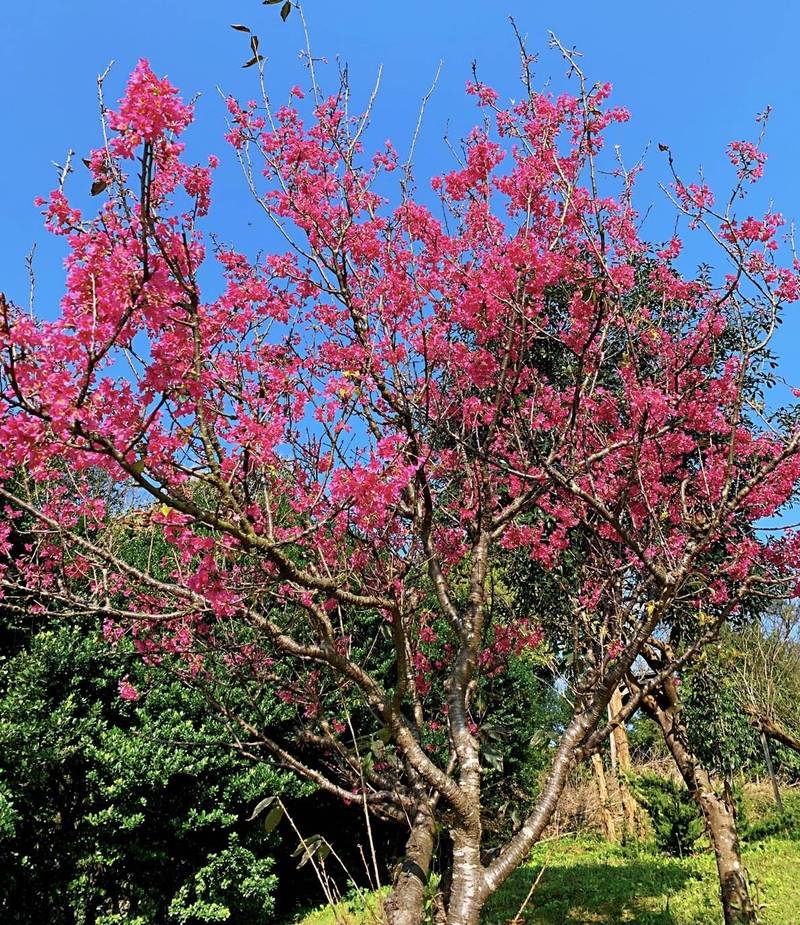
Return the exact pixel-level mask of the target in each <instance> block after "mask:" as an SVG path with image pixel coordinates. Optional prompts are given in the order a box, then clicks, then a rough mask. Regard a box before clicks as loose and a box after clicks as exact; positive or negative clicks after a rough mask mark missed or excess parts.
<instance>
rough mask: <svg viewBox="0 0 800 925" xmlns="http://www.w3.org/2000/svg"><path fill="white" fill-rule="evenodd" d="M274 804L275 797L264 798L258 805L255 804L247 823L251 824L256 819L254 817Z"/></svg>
mask: <svg viewBox="0 0 800 925" xmlns="http://www.w3.org/2000/svg"><path fill="white" fill-rule="evenodd" d="M274 802H275V797H264V799H263V800H261V801H260V802H259V803H256V807H255V809H254V810H253V812H252V813H250V815H249V816H248V818H247V821H248V822H252V821H253V820H254V819H255V818H256V816H260V815H261V813H263V812H264V810H265V809H266V808H267V807H268V806H271V805H272V804H273V803H274Z"/></svg>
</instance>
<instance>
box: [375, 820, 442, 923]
mask: <svg viewBox="0 0 800 925" xmlns="http://www.w3.org/2000/svg"><path fill="white" fill-rule="evenodd" d="M434 837H435V827H434V821H433V816H432V814H431V812H430V810H429V809H428V808H427V807H421V808H420V809H419V810H418V811H417V815H416V817H415V818H414V821H413V823H412V826H411V834H410V835H409V837H408V841H407V842H406V853H405V856H404V857H403V860H402V862H401V866H400V870H399V872H398V874H397V876H396V877H395V879H394V883H393V884H392V891H391V893H390V894H389V898H388V899H387V900H386V904H385V906H384V918H385V920H386V923H387V925H419V923H420V922H421V921H422V918H423V913H424V910H425V885H426V883H427V882H428V874H429V872H430V867H431V859H432V858H433V846H434Z"/></svg>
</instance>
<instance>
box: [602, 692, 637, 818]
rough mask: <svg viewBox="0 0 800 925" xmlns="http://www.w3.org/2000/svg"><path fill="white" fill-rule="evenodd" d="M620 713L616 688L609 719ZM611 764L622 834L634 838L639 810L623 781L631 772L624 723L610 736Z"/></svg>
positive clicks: (612, 696)
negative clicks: (615, 778) (614, 773)
mask: <svg viewBox="0 0 800 925" xmlns="http://www.w3.org/2000/svg"><path fill="white" fill-rule="evenodd" d="M621 711H622V693H621V691H620V689H619V688H618V687H617V688H615V689H614V693H613V694H612V695H611V700H610V702H609V704H608V712H609V718H613V717H614V716H616V715H617V714H618V713H620V712H621ZM611 764H612V767H613V768H614V770H615V771H616V775H617V786H618V787H619V795H620V802H621V803H622V820H623V827H624V832H625V834H627V835H633V836H635V835H636V833H637V832H638V830H639V824H638V819H639V813H640V809H639V804H638V803H637V802H636V799H635V798H634V796H633V794H632V793H631V791H630V788H629V787H628V784H627V781H626V780H625V775H626V774H627V773H628V772H629V771H630V770H631V748H630V743H629V742H628V732H627V730H626V729H625V724H624V723H620V725H618V726H615V727H614V731H613V733H612V734H611Z"/></svg>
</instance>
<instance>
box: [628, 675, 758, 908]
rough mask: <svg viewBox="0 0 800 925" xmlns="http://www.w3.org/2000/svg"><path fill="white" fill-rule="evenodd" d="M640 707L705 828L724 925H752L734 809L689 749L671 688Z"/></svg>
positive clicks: (660, 692)
mask: <svg viewBox="0 0 800 925" xmlns="http://www.w3.org/2000/svg"><path fill="white" fill-rule="evenodd" d="M643 706H644V709H645V710H646V711H647V712H648V713H649V714H650V716H651V717H652V718H653V719H654V720H655V721H656V722H657V723H658V724H659V726H660V727H661V731H662V732H663V734H664V739H665V741H666V743H667V746H668V748H669V750H670V753H671V754H672V757H673V758H674V760H675V763H676V765H677V766H678V770H679V771H680V773H681V776H682V777H683V779H684V781H685V783H686V786H687V788H688V789H689V792H690V793H691V795H692V797H693V798H694V800H695V802H696V803H697V805H698V807H699V809H700V811H701V812H702V814H703V817H704V819H705V821H706V824H707V826H708V831H709V835H710V837H711V841H712V844H713V845H714V854H715V856H716V861H717V873H718V874H719V883H720V898H721V900H722V909H723V914H724V917H725V925H744V923H755V922H756V921H757V918H756V912H755V908H754V906H753V902H752V900H751V899H750V893H749V890H748V886H747V878H746V876H745V873H744V868H743V866H742V857H741V851H740V849H739V837H738V835H737V832H736V816H735V811H734V808H733V806H732V805H731V803H730V802H729V801H728V800H726V799H724V798H723V797H721V796H720V795H719V794H718V793H717V792H716V791H715V789H714V786H713V784H712V781H711V776H710V774H709V772H708V771H707V770H706V768H704V767H703V765H702V764H701V763H700V761H699V760H698V758H697V756H696V755H694V754H693V752H692V750H691V748H690V746H689V741H688V736H687V734H686V727H685V726H684V725H683V723H682V722H681V719H680V702H679V700H678V697H677V693H676V691H675V689H674V686H673V685H672V684H671V683H669V682H667V683H666V684H665V687H664V688H663V689H662V690H661V691H659V692H658V694H657V695H655V696H653V697H646V698H645V699H644V701H643Z"/></svg>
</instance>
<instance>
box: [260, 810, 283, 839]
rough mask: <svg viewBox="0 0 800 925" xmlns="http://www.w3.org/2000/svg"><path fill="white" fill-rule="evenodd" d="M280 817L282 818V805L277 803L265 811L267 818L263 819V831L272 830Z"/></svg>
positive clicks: (276, 825)
mask: <svg viewBox="0 0 800 925" xmlns="http://www.w3.org/2000/svg"><path fill="white" fill-rule="evenodd" d="M281 819H283V807H282V806H281V805H280V803H278V804H277V805H276V806H273V807H272V809H271V810H270V811H269V812H268V813H267V818H266V819H265V820H264V831H265V832H267V833H269V832H272V831H273V829H276V828H277V827H278V824H279V823H280V821H281Z"/></svg>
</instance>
